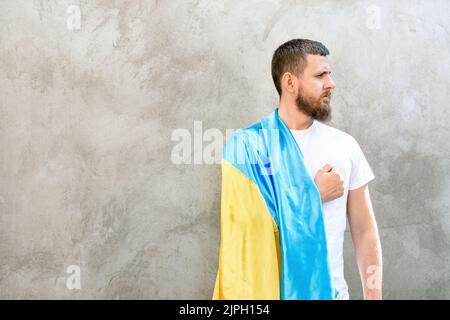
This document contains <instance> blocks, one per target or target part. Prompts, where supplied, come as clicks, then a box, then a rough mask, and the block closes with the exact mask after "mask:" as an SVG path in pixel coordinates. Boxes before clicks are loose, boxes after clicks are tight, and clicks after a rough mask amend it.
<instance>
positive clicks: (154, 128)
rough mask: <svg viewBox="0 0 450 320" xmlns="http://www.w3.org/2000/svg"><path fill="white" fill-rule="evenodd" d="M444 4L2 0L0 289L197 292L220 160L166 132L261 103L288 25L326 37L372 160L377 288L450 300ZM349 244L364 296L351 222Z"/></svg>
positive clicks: (346, 115) (341, 94)
mask: <svg viewBox="0 0 450 320" xmlns="http://www.w3.org/2000/svg"><path fill="white" fill-rule="evenodd" d="M71 5H75V7H73V6H71ZM78 10H79V15H78ZM449 17H450V4H449V2H448V1H445V0H442V1H437V0H434V1H406V0H403V1H395V2H393V1H387V0H386V1H350V0H347V1H313V0H311V1H287V0H286V1H275V0H274V1H256V0H251V1H250V0H249V1H223V0H218V1H204V0H199V1H109V0H108V1H107V0H103V1H100V0H98V1H94V0H92V1H77V0H72V1H56V0H55V1H50V0H40V1H37V0H36V1H32V0H21V1H17V0H15V1H12V0H11V1H8V0H1V1H0V27H1V29H0V148H1V149H0V156H1V157H0V298H2V299H4V298H14V299H16V298H50V299H52V298H62V299H71V298H74V299H79V298H89V299H90V298H94V299H96V298H97V299H99V298H107V299H115V298H121V299H126V298H138V299H141V298H148V299H156V298H160V299H170V298H173V299H179V298H194V299H209V298H210V297H211V295H212V290H213V285H214V280H215V273H216V268H217V258H218V246H219V220H218V219H219V211H218V209H219V192H220V171H219V166H218V165H217V164H206V163H205V162H204V161H201V162H202V163H200V164H194V163H191V164H179V165H177V164H175V163H174V162H173V156H172V151H173V148H174V146H175V145H176V142H174V141H172V139H171V138H172V134H173V133H174V132H176V131H175V130H177V129H183V128H184V129H186V130H187V132H190V133H192V135H193V139H194V140H195V137H194V121H201V122H198V123H200V124H201V125H202V129H201V130H202V131H201V132H205V131H206V130H207V129H211V128H216V129H217V130H218V131H217V130H216V131H215V132H216V133H217V132H219V134H220V133H221V134H223V135H225V132H226V130H227V129H235V128H240V127H243V126H247V125H249V124H251V123H253V122H255V121H256V120H258V119H260V118H261V117H263V116H265V115H267V114H268V113H269V112H271V111H272V109H273V107H274V106H275V105H276V103H277V95H276V92H275V89H274V87H273V84H272V80H271V76H270V59H271V55H272V52H273V50H274V49H275V48H276V47H277V46H278V45H280V44H281V43H282V42H284V41H287V40H289V39H291V38H299V37H302V38H311V39H316V40H319V41H322V42H323V43H325V44H326V45H327V46H328V47H329V49H330V50H331V56H330V61H331V64H332V68H333V73H334V78H335V81H336V83H337V89H336V92H335V95H334V100H333V108H334V109H333V110H334V120H333V123H332V124H333V125H334V126H336V127H338V128H340V129H342V130H344V131H347V132H348V133H350V134H352V135H353V136H354V137H355V138H356V139H357V140H358V141H359V143H360V145H361V147H362V149H363V151H364V152H365V154H366V157H367V159H368V160H369V162H370V164H371V166H372V169H373V171H374V173H375V175H376V180H375V181H374V182H373V183H371V186H370V192H371V195H372V201H373V205H374V208H375V213H376V217H377V220H378V223H379V228H380V235H381V240H382V245H383V253H384V265H385V267H384V297H385V298H388V299H395V298H414V299H424V298H447V299H449V298H450V219H449V218H450V217H449V213H450V212H449V197H448V195H449V182H448V173H449V156H450V150H449V144H448V139H450V134H449V131H448V122H449V107H448V100H449V99H448V88H449V86H450V77H449V70H450V58H449V57H450V55H449V47H450V36H449V30H450V22H449ZM78 18H79V19H78ZM198 123H197V124H198ZM197 129H198V128H197ZM185 132H186V131H185ZM201 132H200V134H201ZM200 137H201V136H200ZM196 141H197V142H196V143H198V141H200V143H201V140H196ZM207 145H208V143H207V142H206V141H205V142H204V144H203V148H205V147H206V146H207ZM192 152H193V156H192V158H191V157H188V158H187V159H190V160H192V162H194V160H195V159H194V156H195V154H196V152H198V148H197V149H196V150H192ZM197 154H198V153H197ZM200 160H201V158H200ZM345 259H346V264H345V267H346V277H347V280H348V283H349V286H350V295H351V297H352V298H355V299H356V298H361V285H360V282H359V275H358V273H357V269H356V264H355V259H354V256H353V249H352V242H351V238H350V234H349V233H348V232H347V234H346V243H345ZM71 265H76V266H79V268H80V269H79V271H80V273H79V275H80V276H81V278H80V280H81V288H80V289H76V288H75V289H73V290H69V289H68V287H67V284H68V283H69V284H70V283H72V285H74V284H75V283H76V280H74V281H73V282H71V281H72V280H73V279H75V278H70V277H73V276H77V275H78V273H77V272H76V271H75V273H73V274H69V273H67V271H70V269H69V270H68V269H67V268H69V267H70V266H71ZM70 287H71V286H70V285H69V288H70Z"/></svg>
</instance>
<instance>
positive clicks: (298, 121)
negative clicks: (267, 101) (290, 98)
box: [278, 101, 313, 130]
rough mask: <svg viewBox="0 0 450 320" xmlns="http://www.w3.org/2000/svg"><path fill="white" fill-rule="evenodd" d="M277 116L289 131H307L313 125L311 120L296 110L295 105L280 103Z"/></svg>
mask: <svg viewBox="0 0 450 320" xmlns="http://www.w3.org/2000/svg"><path fill="white" fill-rule="evenodd" d="M278 115H279V116H280V118H281V120H283V122H284V123H285V124H286V126H287V127H288V128H289V129H290V130H304V129H308V128H309V127H310V126H311V125H312V123H313V118H311V117H310V116H307V115H306V114H304V113H303V112H301V111H300V110H298V108H297V106H296V105H295V104H294V105H292V104H291V105H289V104H287V103H286V102H284V101H280V104H279V107H278Z"/></svg>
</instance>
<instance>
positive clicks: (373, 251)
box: [347, 184, 383, 300]
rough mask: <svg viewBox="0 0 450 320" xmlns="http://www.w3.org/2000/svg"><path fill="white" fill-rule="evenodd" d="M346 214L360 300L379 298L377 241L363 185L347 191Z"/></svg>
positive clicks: (380, 283)
mask: <svg viewBox="0 0 450 320" xmlns="http://www.w3.org/2000/svg"><path fill="white" fill-rule="evenodd" d="M347 217H348V221H349V225H350V229H351V234H352V239H353V244H354V247H355V253H356V261H357V264H358V269H359V274H360V277H361V282H362V287H363V293H364V299H365V300H376V299H381V298H382V270H383V265H382V257H381V244H380V238H379V236H378V228H377V224H376V221H375V216H374V213H373V208H372V203H371V201H370V195H369V187H368V185H367V184H365V185H364V186H362V187H360V188H358V189H354V190H350V191H349V192H348V199H347Z"/></svg>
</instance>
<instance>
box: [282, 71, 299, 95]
mask: <svg viewBox="0 0 450 320" xmlns="http://www.w3.org/2000/svg"><path fill="white" fill-rule="evenodd" d="M281 87H282V89H283V92H286V93H288V94H297V92H296V91H297V87H298V78H297V77H296V76H294V75H293V74H292V73H290V72H285V73H284V74H283V76H282V77H281Z"/></svg>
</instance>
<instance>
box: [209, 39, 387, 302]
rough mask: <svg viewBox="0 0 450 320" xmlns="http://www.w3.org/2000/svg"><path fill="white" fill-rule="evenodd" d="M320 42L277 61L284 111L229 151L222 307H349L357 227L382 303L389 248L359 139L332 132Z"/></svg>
mask: <svg viewBox="0 0 450 320" xmlns="http://www.w3.org/2000/svg"><path fill="white" fill-rule="evenodd" d="M328 55H329V50H328V49H327V48H326V47H325V46H324V45H323V44H322V43H320V42H317V41H312V40H307V39H293V40H291V41H288V42H286V43H284V44H282V45H281V46H280V47H278V48H277V49H276V50H275V52H274V54H273V58H272V78H273V81H274V84H275V87H276V89H277V91H278V94H279V96H280V102H279V106H278V107H275V110H274V111H273V112H272V113H271V114H270V115H269V116H268V117H266V118H264V119H262V120H261V121H259V122H257V123H255V124H254V125H252V126H250V127H248V128H245V129H240V130H238V131H236V132H235V133H234V134H233V135H232V136H231V137H230V139H229V141H228V142H227V144H226V145H225V146H224V149H223V151H222V164H221V166H222V190H221V213H220V226H221V227H220V232H221V237H220V253H219V266H218V272H217V277H216V282H215V288H214V294H213V299H349V294H348V286H347V283H346V281H345V279H344V260H343V243H344V233H345V229H346V223H347V219H348V223H349V227H350V231H351V235H352V240H353V243H354V247H355V253H356V261H357V264H358V269H359V273H360V278H361V283H362V288H363V294H364V298H365V299H381V297H382V294H381V282H382V258H381V245H380V240H379V235H378V230H377V225H376V221H375V217H374V212H373V208H372V205H371V200H370V195H369V187H368V183H369V182H370V181H371V180H373V179H374V174H373V172H372V170H371V168H370V166H369V164H368V162H367V160H366V158H365V156H364V154H363V152H362V150H361V148H360V146H359V144H358V143H357V141H356V140H355V139H354V138H353V137H352V136H351V135H349V134H347V133H345V132H343V131H341V130H339V129H336V128H333V127H331V126H329V125H327V124H325V123H326V122H328V121H329V120H330V119H331V107H330V102H331V94H332V91H333V90H334V88H335V83H334V81H333V79H332V77H331V68H330V64H329V62H328V59H327V56H328Z"/></svg>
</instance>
